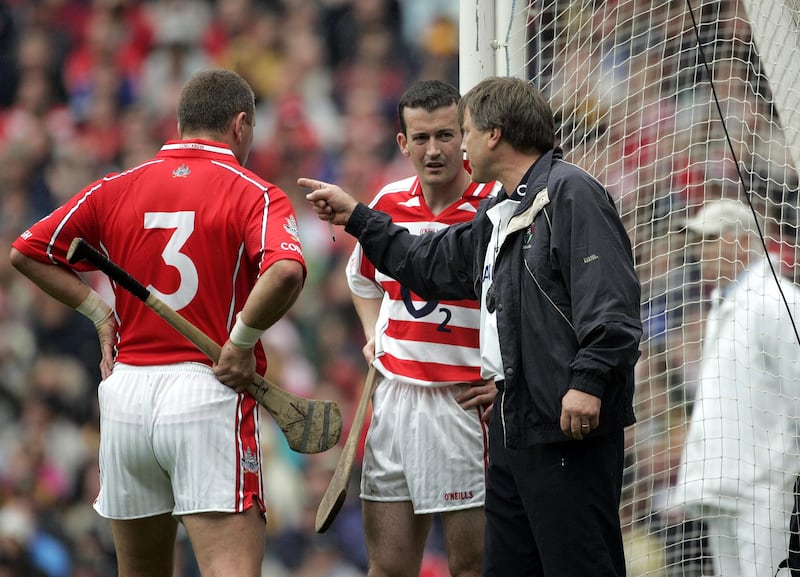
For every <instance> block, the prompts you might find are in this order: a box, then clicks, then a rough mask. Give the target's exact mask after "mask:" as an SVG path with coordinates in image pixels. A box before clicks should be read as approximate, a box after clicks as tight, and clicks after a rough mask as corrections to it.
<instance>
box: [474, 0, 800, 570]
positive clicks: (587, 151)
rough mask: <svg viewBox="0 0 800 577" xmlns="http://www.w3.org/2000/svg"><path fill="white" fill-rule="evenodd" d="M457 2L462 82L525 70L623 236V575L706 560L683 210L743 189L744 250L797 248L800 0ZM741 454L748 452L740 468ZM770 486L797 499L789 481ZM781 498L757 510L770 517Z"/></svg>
mask: <svg viewBox="0 0 800 577" xmlns="http://www.w3.org/2000/svg"><path fill="white" fill-rule="evenodd" d="M460 6H461V12H460V25H459V30H460V43H461V44H460V81H459V82H460V89H461V91H462V93H464V92H466V91H467V90H468V89H469V88H470V87H471V86H473V85H474V84H475V83H476V82H478V81H479V80H480V79H482V78H485V77H486V76H489V75H500V76H518V77H521V78H525V79H528V80H530V81H531V82H533V83H535V84H536V86H537V87H538V88H539V89H540V90H541V91H542V93H543V94H544V95H545V96H546V97H547V98H548V100H549V101H550V102H551V104H552V107H553V110H554V114H555V116H556V121H557V126H558V135H559V138H560V143H561V146H562V148H563V149H564V152H565V158H566V159H567V160H569V161H570V162H573V163H575V164H578V165H579V166H581V167H583V168H585V169H586V170H587V171H588V172H589V173H591V174H592V175H594V176H595V177H597V178H598V179H599V180H600V181H601V182H603V183H604V184H605V185H606V187H607V188H608V189H609V191H610V192H611V194H612V196H613V197H614V199H615V201H616V203H617V207H618V209H619V212H620V214H621V216H622V219H623V221H624V223H625V225H626V228H627V230H628V233H629V236H630V238H631V241H632V245H633V251H634V258H635V261H636V267H637V271H638V274H639V278H640V281H641V284H642V320H643V323H644V329H645V331H644V336H643V339H642V345H641V350H642V356H641V359H640V361H639V363H638V366H637V371H636V373H637V383H636V395H635V408H636V413H637V420H638V422H637V423H636V425H634V426H633V427H631V428H630V430H629V431H628V436H627V438H628V447H627V466H626V470H625V480H624V487H623V502H622V506H621V510H620V515H621V518H622V524H623V531H624V536H625V542H626V553H627V561H628V569H629V572H628V574H629V575H630V576H633V577H636V576H638V575H657V576H665V577H667V576H669V577H672V576H701V575H711V574H713V573H712V571H713V567H712V566H711V564H710V560H709V559H708V558H707V557H706V556H705V555H707V548H706V543H707V542H708V540H709V539H716V538H718V537H719V536H720V535H714V534H709V529H708V527H707V525H706V523H705V522H704V516H705V513H704V512H703V511H701V510H698V509H696V508H693V507H692V506H691V505H688V504H687V503H686V501H685V500H684V499H683V495H682V491H681V488H680V487H678V486H677V484H678V480H679V477H680V467H681V460H682V458H683V455H684V447H685V438H686V434H687V429H688V426H689V419H690V416H691V413H692V408H693V405H694V401H695V395H696V392H697V389H698V376H699V364H700V360H701V352H702V346H703V343H704V340H703V336H704V330H705V321H706V320H707V319H706V316H707V312H708V310H709V305H708V297H709V287H708V286H707V284H704V283H703V282H702V281H701V278H700V272H699V268H700V265H701V263H702V261H703V259H705V258H714V255H706V254H701V253H700V252H699V244H698V243H697V242H695V241H693V240H691V239H690V238H689V237H687V236H686V234H685V233H684V231H683V225H684V222H685V221H686V219H687V218H689V217H691V216H692V215H695V214H697V212H698V211H699V210H700V208H701V207H702V206H703V205H704V203H705V202H707V201H709V200H711V199H719V198H732V199H737V200H739V201H741V202H743V203H745V204H746V205H747V206H748V207H752V210H753V211H754V213H755V214H756V215H757V219H755V220H753V222H752V223H751V224H750V225H748V226H749V227H750V229H751V230H752V232H753V233H754V234H755V235H756V237H757V238H758V243H757V244H758V245H759V246H757V247H754V250H761V251H762V252H763V250H764V249H768V250H771V251H772V250H777V249H778V247H782V251H783V252H782V253H781V254H782V256H783V258H784V260H785V264H786V265H787V266H788V267H791V265H792V263H793V262H797V261H798V260H800V259H798V258H797V256H798V255H800V249H799V248H798V235H797V228H798V198H797V195H798V175H797V170H796V167H797V166H799V165H800V0H530V1H528V0H524V1H520V0H488V1H482V0H461V5H460ZM751 220H752V219H751ZM745 256H746V255H745V254H743V253H739V254H738V255H737V257H736V258H737V259H740V258H741V259H742V261H743V259H744V257H745ZM778 264H780V263H778ZM779 268H780V267H779ZM790 270H791V269H790ZM794 270H795V271H796V270H797V269H796V268H795V269H794ZM798 281H800V274H797V273H795V276H794V282H795V283H797V282H798ZM782 318H783V317H782ZM795 320H796V321H797V322H800V319H792V318H789V319H787V320H784V321H783V322H790V323H792V322H793V321H795ZM750 330H757V328H756V327H750ZM795 334H797V333H796V332H795ZM783 345H784V347H783V350H784V351H786V352H785V353H784V354H786V355H788V356H789V357H790V358H789V359H785V358H784V359H782V360H783V361H791V362H794V363H795V364H798V365H800V342H794V343H793V345H794V347H792V346H788V347H787V346H786V343H783ZM789 345H792V343H789ZM772 354H774V353H772V352H771V351H767V352H766V355H765V356H766V357H767V358H768V357H769V356H770V355H772ZM731 362H733V359H731ZM776 364H778V365H780V364H781V363H776ZM790 364H791V363H790ZM753 368H760V367H753ZM778 378H779V379H782V380H784V381H785V383H784V385H785V387H786V403H785V406H783V407H780V408H779V409H778V411H777V412H776V413H775V414H774V421H775V422H776V423H779V422H785V421H786V420H787V418H791V417H795V418H797V419H798V420H799V421H798V422H800V414H798V405H800V398H798V397H800V393H798V391H800V383H798V382H797V380H798V379H797V376H796V375H779V376H778ZM753 394H754V395H755V394H758V392H757V391H756V392H754V393H753ZM754 410H755V409H754ZM762 416H763V415H762ZM776 426H777V425H776ZM708 434H709V435H710V434H712V433H711V432H709V433H708ZM732 434H737V433H735V432H734V433H732ZM770 434H773V433H770ZM781 434H785V432H783V433H781V431H780V430H776V431H775V432H774V435H781ZM793 434H794V439H793V441H792V442H793V449H792V451H791V452H790V454H788V455H786V456H785V462H786V463H789V465H787V466H786V467H784V468H783V469H781V468H780V467H778V468H777V469H776V470H775V471H773V472H772V474H773V475H774V476H781V475H782V474H784V473H785V476H786V477H787V478H789V477H790V476H792V475H794V474H796V473H798V472H800V448H799V447H800V426H797V427H796V428H795V429H794V431H793ZM721 442H724V440H723V441H721ZM790 444H791V443H790ZM750 449H751V450H752V452H758V451H761V450H762V448H761V447H757V446H753V447H750ZM716 456H718V455H708V458H709V459H713V458H714V457H716ZM753 466H754V465H753V463H752V459H751V458H750V457H749V456H748V455H742V457H741V461H740V462H739V463H738V467H739V469H740V471H746V470H747V468H748V467H753ZM776 467H777V466H776ZM743 474H744V473H743ZM722 475H725V474H721V476H722ZM720 480H721V481H723V482H727V483H737V482H739V481H740V479H739V478H738V476H733V477H731V478H725V479H720ZM760 489H761V488H759V487H757V488H756V489H754V490H755V491H758V490H760ZM787 493H788V494H787ZM781 498H784V499H791V486H790V487H789V488H788V489H786V490H785V491H784V494H783V495H780V496H778V497H777V500H781ZM778 509H779V508H776V510H775V511H767V512H766V515H767V516H768V517H771V521H770V522H774V519H775V518H776V517H777V516H779V515H780V516H782V515H783V514H784V513H783V511H779V510H778ZM760 513H763V511H762V512H760ZM741 518H743V517H741V516H740V520H741ZM786 526H787V527H788V516H787V517H786ZM780 539H785V541H783V542H781V543H777V544H776V543H774V542H771V543H766V544H760V546H761V545H763V546H764V547H769V546H778V547H786V546H787V543H788V529H787V533H786V534H785V535H782V536H781V537H780ZM776 540H779V539H773V541H776ZM776 570H777V567H773V568H772V573H771V575H774V573H775V571H776ZM785 574H787V575H788V573H785Z"/></svg>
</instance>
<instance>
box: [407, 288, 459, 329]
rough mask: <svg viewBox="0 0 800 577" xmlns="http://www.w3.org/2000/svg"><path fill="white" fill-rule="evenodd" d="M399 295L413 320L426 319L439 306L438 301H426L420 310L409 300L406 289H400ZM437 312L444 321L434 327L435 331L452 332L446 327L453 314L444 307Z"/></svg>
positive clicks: (409, 294)
mask: <svg viewBox="0 0 800 577" xmlns="http://www.w3.org/2000/svg"><path fill="white" fill-rule="evenodd" d="M400 294H401V296H402V297H403V304H404V305H406V310H407V311H408V314H410V315H411V316H412V317H414V318H415V319H421V318H422V317H427V316H428V315H429V314H431V313H432V312H434V311H436V309H437V307H438V306H439V301H427V302H425V303H423V305H422V307H421V308H417V307H416V306H415V305H414V301H413V299H412V298H411V291H410V290H408V289H407V288H406V287H400ZM439 312H440V313H442V314H443V315H444V319H443V320H442V322H440V323H439V326H438V327H436V330H437V331H439V332H442V333H449V332H452V329H451V328H450V327H448V326H447V325H448V323H449V322H450V319H451V318H452V317H453V312H452V311H451V310H450V309H448V308H446V307H442V308H440V309H439Z"/></svg>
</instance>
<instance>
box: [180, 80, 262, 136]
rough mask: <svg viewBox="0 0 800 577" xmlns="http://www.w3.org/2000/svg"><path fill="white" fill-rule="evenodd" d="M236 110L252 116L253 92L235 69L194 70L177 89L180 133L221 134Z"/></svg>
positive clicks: (249, 116)
mask: <svg viewBox="0 0 800 577" xmlns="http://www.w3.org/2000/svg"><path fill="white" fill-rule="evenodd" d="M240 112H245V113H247V120H248V122H249V123H250V124H252V123H253V122H254V120H255V95H254V94H253V89H252V88H251V87H250V85H249V84H248V83H247V81H246V80H245V79H244V78H242V77H241V76H239V75H238V74H237V73H236V72H233V71H231V70H223V69H212V70H204V71H202V72H198V73H197V74H195V75H194V76H192V78H190V79H189V81H188V82H187V83H186V84H185V85H184V86H183V88H182V89H181V95H180V98H179V99H178V123H179V124H180V127H181V133H182V134H183V133H189V134H191V133H198V132H210V133H214V134H222V133H224V132H225V131H226V130H227V129H228V125H229V124H230V122H231V120H233V118H234V117H235V116H236V115H237V114H239V113H240Z"/></svg>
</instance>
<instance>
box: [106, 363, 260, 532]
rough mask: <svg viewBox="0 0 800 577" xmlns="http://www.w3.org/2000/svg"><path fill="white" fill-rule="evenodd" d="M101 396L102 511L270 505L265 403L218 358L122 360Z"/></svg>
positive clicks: (135, 514) (125, 514) (149, 512)
mask: <svg viewBox="0 0 800 577" xmlns="http://www.w3.org/2000/svg"><path fill="white" fill-rule="evenodd" d="M98 395H99V401H100V459H99V460H100V494H99V495H98V496H97V499H96V500H95V503H94V508H95V509H96V510H97V512H98V513H99V514H100V515H101V516H103V517H107V518H110V519H137V518H141V517H151V516H154V515H160V514H163V513H172V514H173V515H176V516H180V515H188V514H192V513H201V512H208V511H217V512H225V513H234V512H239V511H244V510H246V509H248V508H250V507H251V506H253V505H256V506H258V507H259V508H260V509H261V511H262V513H264V512H265V511H266V508H265V504H264V491H263V483H262V475H261V450H260V439H259V430H260V429H259V427H260V425H259V411H258V408H257V404H256V402H255V400H254V399H253V398H252V397H251V396H250V395H246V394H237V393H236V392H235V391H234V390H233V389H230V388H228V387H226V386H225V385H223V384H222V383H220V382H219V381H218V380H217V378H216V377H215V376H214V374H213V373H212V372H211V368H210V367H208V366H205V365H202V364H199V363H182V364H175V365H164V366H149V367H134V366H130V365H124V364H119V363H118V364H117V365H116V366H115V367H114V372H113V373H112V374H111V376H109V377H108V378H107V379H106V380H104V381H103V382H102V383H100V387H99V391H98Z"/></svg>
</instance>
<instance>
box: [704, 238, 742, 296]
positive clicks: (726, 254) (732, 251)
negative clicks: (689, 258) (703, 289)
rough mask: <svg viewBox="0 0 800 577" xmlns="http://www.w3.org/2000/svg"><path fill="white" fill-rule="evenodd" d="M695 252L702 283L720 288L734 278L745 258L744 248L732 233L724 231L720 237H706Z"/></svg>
mask: <svg viewBox="0 0 800 577" xmlns="http://www.w3.org/2000/svg"><path fill="white" fill-rule="evenodd" d="M695 250H696V251H697V252H696V255H697V258H698V260H699V261H700V264H701V267H702V278H703V282H705V283H709V284H718V285H719V286H720V287H724V286H726V285H728V284H729V283H730V282H731V281H732V280H733V279H735V278H736V275H737V274H738V272H739V270H740V269H741V267H742V266H743V264H742V263H743V262H745V258H746V255H744V251H745V250H746V247H745V246H743V244H742V241H741V239H740V238H739V236H738V235H737V234H736V233H735V232H733V231H725V232H723V233H722V234H721V235H706V236H704V237H703V238H702V241H701V242H700V243H699V244H698V245H697V246H696V247H695Z"/></svg>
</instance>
